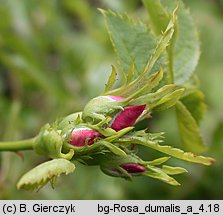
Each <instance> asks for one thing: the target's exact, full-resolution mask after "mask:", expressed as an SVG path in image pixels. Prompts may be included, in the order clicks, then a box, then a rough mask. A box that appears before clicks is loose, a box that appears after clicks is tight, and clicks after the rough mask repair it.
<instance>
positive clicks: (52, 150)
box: [33, 124, 74, 160]
mask: <svg viewBox="0 0 223 216" xmlns="http://www.w3.org/2000/svg"><path fill="white" fill-rule="evenodd" d="M63 144H64V138H63V136H62V134H61V131H60V130H56V129H54V128H53V127H51V126H50V125H49V124H46V125H45V126H44V127H43V128H42V129H41V130H40V133H39V134H38V136H37V137H36V139H35V141H34V143H33V149H34V151H35V152H36V153H37V154H42V155H47V156H49V157H50V158H64V159H67V160H70V159H71V158H72V157H73V155H74V150H73V149H72V148H70V149H68V152H67V153H63V152H62V148H63Z"/></svg>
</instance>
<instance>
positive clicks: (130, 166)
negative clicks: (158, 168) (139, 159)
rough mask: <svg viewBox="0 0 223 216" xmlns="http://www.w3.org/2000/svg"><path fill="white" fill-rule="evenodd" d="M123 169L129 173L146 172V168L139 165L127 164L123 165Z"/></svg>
mask: <svg viewBox="0 0 223 216" xmlns="http://www.w3.org/2000/svg"><path fill="white" fill-rule="evenodd" d="M121 167H122V168H123V169H124V170H126V171H127V172H128V173H141V172H145V171H146V168H145V167H144V166H142V165H139V164H137V163H126V164H122V165H121Z"/></svg>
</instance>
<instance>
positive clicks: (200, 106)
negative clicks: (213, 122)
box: [181, 89, 207, 125]
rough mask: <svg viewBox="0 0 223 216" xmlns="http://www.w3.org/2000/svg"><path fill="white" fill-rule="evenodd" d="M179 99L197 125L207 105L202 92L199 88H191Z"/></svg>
mask: <svg viewBox="0 0 223 216" xmlns="http://www.w3.org/2000/svg"><path fill="white" fill-rule="evenodd" d="M181 101H182V103H183V104H184V105H185V106H186V107H187V109H188V111H189V112H190V113H191V115H192V116H193V118H194V119H195V120H196V122H197V124H198V125H199V123H200V121H201V120H202V118H203V115H204V113H205V111H206V107H207V106H206V104H205V101H204V94H203V92H202V91H201V90H199V89H195V90H191V91H189V92H188V93H186V94H185V96H183V97H182V98H181Z"/></svg>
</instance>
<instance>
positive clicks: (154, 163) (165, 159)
mask: <svg viewBox="0 0 223 216" xmlns="http://www.w3.org/2000/svg"><path fill="white" fill-rule="evenodd" d="M169 159H170V157H161V158H157V159H154V160H152V161H148V164H149V165H152V166H157V165H160V164H163V163H165V162H166V161H168V160H169Z"/></svg>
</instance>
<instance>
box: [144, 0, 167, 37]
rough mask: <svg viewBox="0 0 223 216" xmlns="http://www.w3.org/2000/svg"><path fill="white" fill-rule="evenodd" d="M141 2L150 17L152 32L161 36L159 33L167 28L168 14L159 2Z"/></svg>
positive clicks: (149, 0)
mask: <svg viewBox="0 0 223 216" xmlns="http://www.w3.org/2000/svg"><path fill="white" fill-rule="evenodd" d="M142 1H143V4H144V5H145V7H146V9H147V11H148V13H149V15H150V19H151V21H150V23H151V25H152V28H153V30H154V31H155V33H156V34H157V35H159V34H161V32H163V31H164V30H165V29H166V27H167V24H168V21H169V19H170V14H169V13H168V12H167V11H166V9H165V8H164V7H163V5H162V4H161V2H160V1H159V0H156V1H154V0H142Z"/></svg>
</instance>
